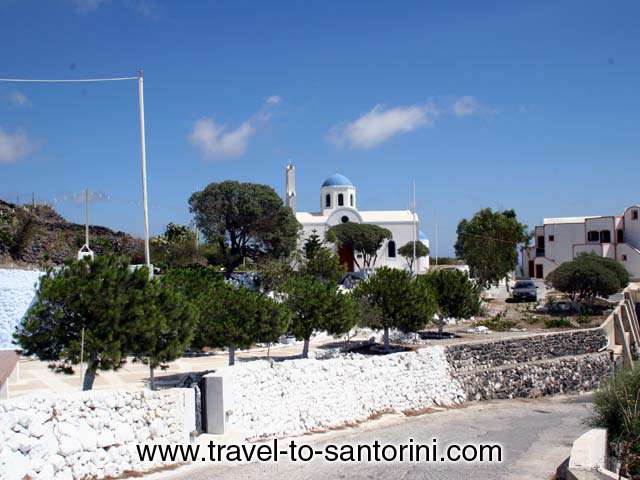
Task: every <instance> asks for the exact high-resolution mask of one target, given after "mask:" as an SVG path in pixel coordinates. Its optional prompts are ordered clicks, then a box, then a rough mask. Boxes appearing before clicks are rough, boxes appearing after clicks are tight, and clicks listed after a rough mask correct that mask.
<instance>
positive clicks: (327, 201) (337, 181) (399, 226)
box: [285, 164, 429, 273]
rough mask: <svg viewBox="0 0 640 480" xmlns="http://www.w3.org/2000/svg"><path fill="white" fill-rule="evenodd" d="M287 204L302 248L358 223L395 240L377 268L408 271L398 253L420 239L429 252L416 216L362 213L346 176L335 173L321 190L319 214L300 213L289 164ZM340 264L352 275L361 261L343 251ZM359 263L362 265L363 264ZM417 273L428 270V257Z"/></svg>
mask: <svg viewBox="0 0 640 480" xmlns="http://www.w3.org/2000/svg"><path fill="white" fill-rule="evenodd" d="M285 183H286V185H285V197H286V198H285V202H286V204H287V206H289V207H291V209H292V210H293V211H294V212H295V215H296V218H297V220H298V222H299V223H300V224H301V225H302V228H303V230H302V233H301V235H300V240H299V242H300V247H301V246H302V244H304V242H305V240H306V239H307V238H308V237H309V236H310V235H311V234H313V233H315V234H317V235H318V236H320V238H322V239H324V236H325V233H326V231H327V230H328V229H329V228H331V227H333V226H334V225H338V224H339V223H346V222H355V223H370V224H374V225H378V226H380V227H383V228H386V229H388V230H390V231H391V233H392V235H393V237H392V238H391V239H390V240H388V241H387V240H385V243H384V244H383V245H382V247H381V248H380V250H379V251H378V257H377V260H376V263H375V266H374V268H378V267H382V266H386V267H391V268H400V269H406V270H408V269H409V265H408V264H407V261H406V259H405V258H404V257H402V255H400V254H399V253H398V249H399V248H400V247H402V246H403V245H405V244H407V243H409V242H411V241H413V240H414V239H416V238H417V239H418V241H420V242H422V243H423V244H424V245H425V246H426V247H427V248H428V247H429V241H428V240H427V238H426V236H425V235H424V233H423V232H422V231H420V228H419V225H420V223H419V219H418V215H417V213H414V212H412V211H411V210H384V211H377V210H359V209H358V197H357V189H356V187H355V185H354V184H353V183H352V182H351V180H349V179H348V178H347V177H345V176H344V175H341V174H339V173H335V174H333V175H331V176H330V177H329V178H327V179H326V180H325V181H324V182H323V183H322V186H321V187H320V199H319V200H320V210H319V211H318V212H298V211H297V210H296V197H297V193H296V178H295V166H294V165H293V164H289V165H288V166H287V169H286V177H285ZM338 253H339V255H340V260H341V261H342V263H344V264H345V265H347V269H348V270H349V271H350V272H352V271H354V268H356V262H355V259H356V258H357V259H360V258H362V255H361V254H359V253H358V252H353V251H346V249H341V250H340V251H339V252H338ZM357 263H360V264H362V262H361V261H358V262H357ZM416 263H417V266H416V267H415V268H414V271H415V272H416V273H424V272H426V271H427V270H428V269H429V256H426V257H422V258H418V259H417V260H416Z"/></svg>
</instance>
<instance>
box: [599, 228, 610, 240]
mask: <svg viewBox="0 0 640 480" xmlns="http://www.w3.org/2000/svg"><path fill="white" fill-rule="evenodd" d="M600 243H611V232H610V231H609V230H602V231H601V232H600Z"/></svg>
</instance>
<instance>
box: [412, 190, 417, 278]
mask: <svg viewBox="0 0 640 480" xmlns="http://www.w3.org/2000/svg"><path fill="white" fill-rule="evenodd" d="M412 217H413V260H412V261H411V273H413V269H414V268H416V269H417V268H418V265H417V262H416V242H417V241H418V232H417V229H418V222H416V180H415V178H414V179H413V214H412Z"/></svg>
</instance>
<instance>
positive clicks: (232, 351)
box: [229, 345, 236, 365]
mask: <svg viewBox="0 0 640 480" xmlns="http://www.w3.org/2000/svg"><path fill="white" fill-rule="evenodd" d="M235 364H236V346H235V345H229V365H235Z"/></svg>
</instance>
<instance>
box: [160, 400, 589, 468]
mask: <svg viewBox="0 0 640 480" xmlns="http://www.w3.org/2000/svg"><path fill="white" fill-rule="evenodd" d="M589 415H590V397H587V396H577V397H556V398H553V399H539V400H528V401H525V400H510V401H502V402H490V403H481V404H473V405H471V406H469V407H466V408H460V409H454V410H446V411H442V412H436V413H431V414H426V415H421V416H417V417H410V418H403V417H398V416H392V417H383V418H382V419H380V420H378V421H374V422H369V423H367V424H364V425H362V426H360V427H358V428H353V429H348V430H343V431H337V432H330V433H327V434H317V435H314V436H312V437H301V438H299V440H300V441H301V442H305V443H309V444H311V445H313V446H314V447H318V446H322V445H326V444H327V443H336V444H343V443H356V442H358V443H365V442H366V443H372V442H373V441H374V440H376V439H377V440H379V441H380V442H381V443H383V442H384V443H396V444H398V443H402V442H406V441H407V440H408V439H409V438H410V437H412V438H414V441H415V442H424V443H431V441H432V439H433V438H438V441H439V444H440V445H443V444H444V445H446V444H450V443H474V442H475V443H480V442H484V443H500V444H501V445H502V446H503V462H502V463H501V464H496V463H491V464H489V463H481V464H480V463H475V464H461V463H414V464H410V463H399V462H396V463H387V464H384V463H360V464H344V463H343V464H336V463H327V462H323V461H315V460H313V461H311V462H309V463H301V462H297V463H293V462H291V461H280V462H279V463H277V464H274V463H250V464H242V465H222V464H217V465H212V464H208V465H206V466H205V465H204V464H200V465H197V466H188V467H183V468H181V469H178V470H176V471H173V472H170V473H169V472H165V473H164V474H162V475H160V476H158V477H162V478H164V479H172V480H186V479H190V480H205V479H206V480H211V479H218V478H220V479H222V478H224V479H237V480H253V479H265V478H277V479H283V480H284V479H289V478H295V479H296V480H304V479H327V480H328V479H336V478H344V479H376V478H391V479H393V480H400V479H402V480H410V479H425V480H444V479H455V480H459V479H471V478H473V479H492V480H493V479H496V480H502V479H504V480H506V479H509V480H547V479H550V478H553V473H554V472H555V469H556V467H557V466H558V465H559V464H560V463H562V461H563V460H564V459H565V458H566V457H567V456H568V455H569V452H570V450H571V443H572V441H573V440H574V439H575V438H576V437H577V436H579V435H580V434H581V433H582V432H584V431H585V430H587V427H586V426H585V425H584V424H583V420H584V419H585V418H587V417H588V416H589Z"/></svg>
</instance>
